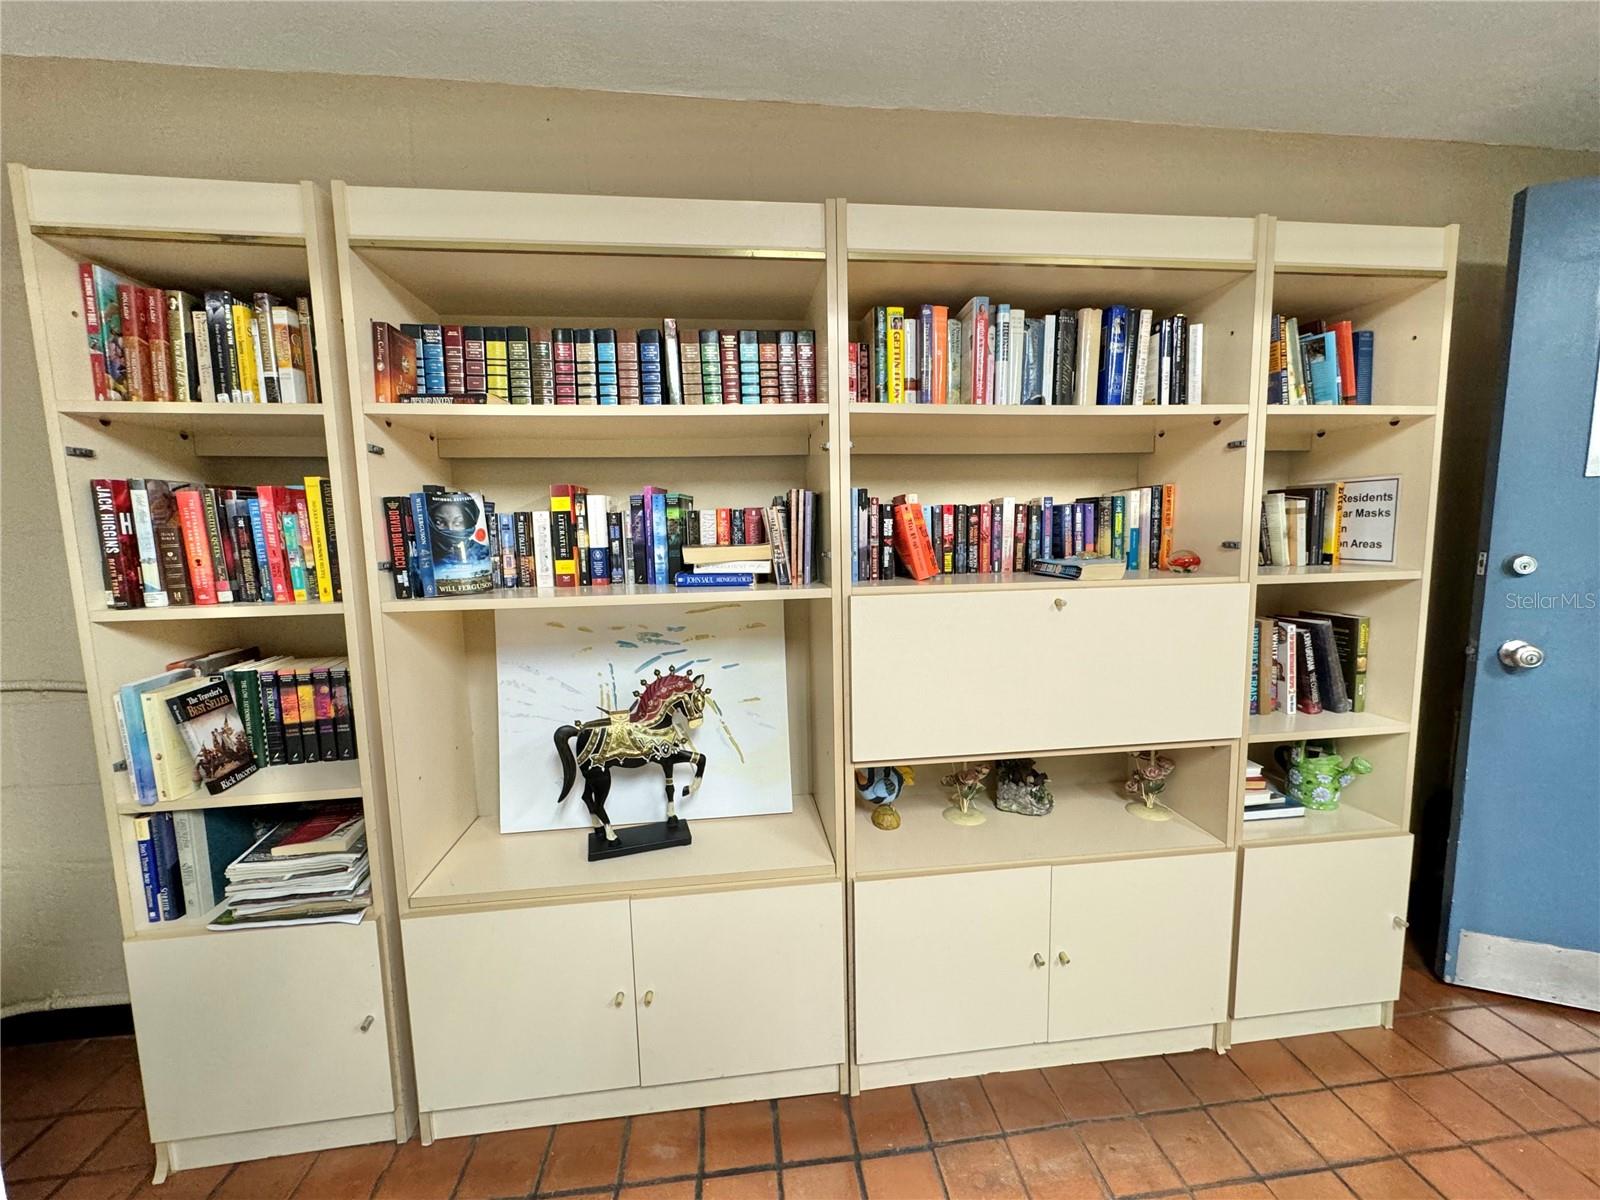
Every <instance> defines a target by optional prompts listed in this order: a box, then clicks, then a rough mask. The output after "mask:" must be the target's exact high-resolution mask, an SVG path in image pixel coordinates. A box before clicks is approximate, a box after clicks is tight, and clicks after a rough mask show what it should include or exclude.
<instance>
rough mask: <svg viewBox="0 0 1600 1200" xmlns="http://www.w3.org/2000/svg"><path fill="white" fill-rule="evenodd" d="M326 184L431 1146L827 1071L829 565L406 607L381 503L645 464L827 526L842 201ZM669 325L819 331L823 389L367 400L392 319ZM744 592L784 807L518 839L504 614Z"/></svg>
mask: <svg viewBox="0 0 1600 1200" xmlns="http://www.w3.org/2000/svg"><path fill="white" fill-rule="evenodd" d="M334 203H335V217H336V223H337V228H338V245H339V268H340V276H341V285H342V287H341V290H342V294H343V297H344V304H345V326H346V336H347V346H348V370H349V382H350V390H351V394H352V395H354V396H358V397H362V398H363V402H362V404H361V405H359V406H358V407H357V408H356V409H355V410H354V413H353V417H354V421H355V440H356V442H357V443H359V444H360V445H361V446H362V447H363V449H364V451H365V453H363V454H361V455H360V459H361V462H360V465H359V467H358V472H357V473H358V476H359V479H360V493H361V508H362V513H363V517H364V520H363V521H362V522H361V525H362V529H363V532H364V534H365V536H366V539H367V540H366V543H365V547H364V550H363V553H362V555H361V561H362V567H363V569H364V570H365V571H366V572H367V573H368V580H367V584H368V588H367V590H368V594H369V597H370V600H369V617H370V620H371V622H372V624H373V627H374V629H375V630H376V642H377V645H378V656H377V657H378V678H379V690H380V693H381V697H382V699H381V704H380V707H381V709H382V714H383V723H384V734H385V737H384V745H385V751H386V753H387V755H388V768H389V772H390V778H391V779H393V781H394V786H393V788H392V790H391V792H390V805H391V810H392V823H393V828H394V832H395V868H396V876H397V883H398V891H399V896H400V912H401V929H402V935H403V942H404V946H405V962H406V976H407V979H408V981H409V984H410V988H409V991H410V1004H411V1020H412V1034H413V1042H414V1046H415V1052H416V1068H417V1086H418V1101H419V1107H420V1109H421V1118H422V1126H423V1132H424V1136H425V1137H435V1136H437V1137H445V1136H454V1135H457V1134H462V1133H470V1132H476V1131H481V1130H487V1129H493V1128H500V1127H507V1126H514V1125H532V1124H543V1123H546V1122H550V1121H553V1120H570V1119H575V1118H581V1117H585V1116H602V1115H613V1114H618V1113H626V1112H642V1111H649V1110H656V1109H670V1108H678V1107H683V1106H689V1105H697V1104H706V1103H716V1102H722V1101H728V1100H744V1099H751V1098H755V1097H764V1096H774V1095H785V1094H798V1093H805V1092H816V1091H824V1090H836V1089H838V1088H839V1087H840V1085H841V1081H842V1079H843V1073H842V1072H843V1068H844V1064H845V1063H846V1062H847V1057H846V1028H847V1023H846V1016H845V933H844V891H843V882H842V880H843V869H842V862H843V858H842V849H843V836H844V835H843V832H842V830H843V827H844V822H845V820H846V813H847V808H846V803H845V794H844V772H843V765H842V764H843V756H842V754H841V752H840V750H839V747H840V745H841V741H842V701H841V697H840V692H841V687H842V657H841V654H842V652H841V638H840V632H839V629H840V611H839V596H838V591H837V588H838V584H837V573H836V571H835V569H834V567H833V565H832V564H831V563H830V562H829V561H828V560H827V559H824V560H823V563H822V569H821V574H820V578H821V582H819V583H817V584H815V585H812V586H805V587H786V588H776V587H771V586H766V587H761V588H757V589H755V590H753V591H751V590H736V589H723V590H714V591H705V590H700V591H695V592H684V591H675V590H672V589H667V588H659V587H657V588H652V587H649V586H644V585H641V586H639V587H623V586H616V587H595V588H587V587H582V588H573V589H557V588H550V589H545V590H535V589H527V590H524V591H514V590H513V591H505V592H499V593H493V594H490V595H486V596H474V597H469V598H455V599H409V600H397V599H394V598H393V591H392V581H391V579H390V576H389V573H388V571H387V570H384V569H383V567H382V565H381V564H382V562H383V561H385V560H386V559H387V557H388V554H387V549H386V542H385V540H384V539H383V538H382V537H381V536H380V532H381V528H382V526H381V517H382V513H381V506H382V499H383V497H384V496H391V495H404V494H408V493H410V492H412V491H415V490H417V489H418V488H420V487H421V486H422V485H423V484H424V483H443V484H447V485H453V486H456V487H459V488H465V489H469V490H473V491H481V492H484V493H486V494H488V495H489V496H490V497H491V498H492V499H493V500H494V501H495V503H496V504H497V505H498V506H499V507H500V508H501V509H502V510H503V511H510V510H514V509H527V508H544V507H546V506H547V504H548V497H549V486H550V485H551V484H552V483H577V484H582V485H584V486H587V487H588V488H589V489H590V491H591V492H598V493H604V494H607V495H611V496H626V495H628V494H629V493H630V492H633V491H637V490H638V488H639V487H640V485H641V484H644V483H656V484H659V485H661V486H665V487H669V488H673V489H677V490H682V491H686V492H689V493H691V494H692V495H694V497H695V498H696V501H697V503H699V504H700V505H702V506H708V507H709V506H714V505H723V506H731V505H745V504H751V503H761V502H764V501H765V500H766V499H767V498H769V497H771V496H773V495H775V494H777V493H780V492H783V491H785V490H787V489H789V488H793V487H805V488H810V489H812V490H814V491H816V492H818V493H819V494H820V503H821V504H822V506H823V515H824V517H825V519H826V521H827V524H828V528H827V530H826V531H825V537H824V544H825V545H827V546H832V545H834V544H836V538H835V531H834V529H833V528H832V525H833V522H834V520H835V519H836V515H837V510H836V505H835V500H836V497H837V494H838V472H839V464H838V461H837V459H838V455H837V454H836V453H835V452H834V451H833V447H835V446H837V445H839V444H840V443H839V441H838V432H837V423H838V421H839V420H840V414H839V413H838V411H837V406H836V405H835V404H834V403H833V402H832V400H833V397H834V396H836V395H838V393H839V387H838V383H837V382H836V380H835V378H834V376H835V374H836V367H835V363H836V359H835V358H834V357H833V355H831V354H830V352H829V351H830V346H832V345H834V344H835V338H836V336H837V335H836V329H835V326H836V322H837V320H838V313H837V311H836V304H837V294H836V287H835V276H834V263H833V261H832V259H831V257H830V255H829V254H828V248H829V245H830V242H831V238H832V222H833V206H832V205H825V204H772V203H732V202H711V201H685V200H663V199H633V198H625V197H592V196H582V197H575V196H551V195H518V194H512V193H478V192H448V191H417V190H403V189H385V188H366V187H345V186H343V185H340V184H337V183H336V184H335V185H334ZM664 317H673V318H676V319H677V320H678V321H679V323H680V327H681V328H683V329H686V330H692V329H697V328H717V327H721V328H778V327H782V328H810V329H814V330H815V331H816V333H817V341H818V350H819V354H818V366H817V370H818V384H819V389H818V390H819V398H818V403H816V404H814V405H787V406H783V407H753V408H743V407H739V406H729V407H716V408H672V409H662V408H642V407H640V408H633V407H630V408H607V409H598V408H592V407H570V408H569V407H561V408H556V407H542V406H534V407H525V406H481V407H473V406H464V407H451V406H439V407H434V406H421V405H410V406H408V405H397V404H378V403H374V402H371V398H372V397H373V395H374V391H373V365H372V349H371V337H370V333H369V330H370V325H371V322H372V321H374V320H382V321H388V322H391V323H398V322H444V323H462V324H489V325H503V324H523V325H529V326H537V325H547V326H577V327H590V326H597V327H602V328H604V327H618V328H629V327H639V326H652V325H654V326H659V324H660V322H661V320H662V318H664ZM756 603H778V604H782V605H783V616H784V631H785V642H786V668H787V678H788V687H789V706H788V707H789V713H790V728H789V748H790V760H791V763H792V773H793V785H792V786H793V800H794V804H793V811H792V812H791V813H788V814H781V815H771V816H750V817H740V818H727V819H719V820H702V821H694V820H693V819H692V818H693V810H692V805H691V806H690V807H688V808H686V809H685V815H686V816H688V817H690V818H691V824H692V828H693V835H694V841H693V843H692V844H691V845H689V846H686V847H681V848H673V849H669V850H665V851H662V852H658V853H653V854H641V855H634V856H631V857H625V858H618V859H611V860H607V861H602V862H597V863H590V862H588V861H587V860H586V852H585V841H586V838H587V836H588V835H587V833H586V831H584V830H579V829H568V830H552V831H547V832H539V833H518V834H511V835H503V834H501V833H500V831H499V830H500V823H499V811H500V779H499V755H498V733H497V730H498V710H497V694H496V615H497V613H503V612H507V611H515V610H518V609H525V610H536V611H538V612H541V613H543V614H547V615H548V617H549V619H550V621H551V622H553V623H556V624H559V625H564V626H568V627H571V628H573V629H574V631H576V630H577V628H578V627H581V626H588V625H591V624H593V623H597V622H601V621H605V620H607V619H608V614H619V613H620V612H621V611H622V610H621V609H619V608H618V606H626V605H640V604H646V605H652V606H667V607H668V608H676V609H680V610H686V611H693V610H695V609H700V608H703V607H705V606H707V605H721V604H756ZM577 636H578V635H577V633H576V632H574V637H577ZM574 644H575V646H576V645H578V644H580V643H578V642H575V643H574ZM624 686H627V684H624ZM583 707H585V705H584V703H583V701H582V699H581V698H580V699H578V700H575V701H574V707H573V718H574V720H577V719H581V718H583V717H586V716H587V715H591V714H588V713H585V712H583V711H581V710H582V708H583ZM711 770H716V764H715V763H714V762H713V763H712V765H711ZM557 784H558V781H557V780H555V779H551V780H550V781H549V789H548V790H549V803H550V805H551V806H552V808H553V807H554V806H555V804H556V801H557V797H556V790H557ZM566 803H567V804H569V805H576V804H578V803H580V802H579V801H578V800H577V799H576V798H575V797H574V798H571V799H569V800H567V802H566Z"/></svg>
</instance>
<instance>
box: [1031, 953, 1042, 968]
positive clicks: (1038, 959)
mask: <svg viewBox="0 0 1600 1200" xmlns="http://www.w3.org/2000/svg"><path fill="white" fill-rule="evenodd" d="M1033 965H1034V966H1036V967H1042V966H1044V955H1042V954H1035V955H1034V956H1033Z"/></svg>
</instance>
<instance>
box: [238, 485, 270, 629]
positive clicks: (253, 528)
mask: <svg viewBox="0 0 1600 1200" xmlns="http://www.w3.org/2000/svg"><path fill="white" fill-rule="evenodd" d="M245 504H246V505H247V506H248V507H249V509H250V540H251V541H252V542H254V543H255V548H256V582H257V584H258V585H259V586H260V588H261V602H262V603H263V604H271V603H272V569H271V568H270V567H268V566H267V527H266V525H265V523H264V522H263V521H262V520H261V501H259V500H257V499H256V498H255V497H254V496H250V497H248V498H247V499H246V500H245Z"/></svg>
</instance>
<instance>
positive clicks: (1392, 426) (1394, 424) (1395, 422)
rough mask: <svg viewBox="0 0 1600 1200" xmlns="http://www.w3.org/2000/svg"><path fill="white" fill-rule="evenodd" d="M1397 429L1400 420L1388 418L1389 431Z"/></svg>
mask: <svg viewBox="0 0 1600 1200" xmlns="http://www.w3.org/2000/svg"><path fill="white" fill-rule="evenodd" d="M1399 427H1400V418H1399V417H1390V418H1389V428H1390V429H1398V428H1399Z"/></svg>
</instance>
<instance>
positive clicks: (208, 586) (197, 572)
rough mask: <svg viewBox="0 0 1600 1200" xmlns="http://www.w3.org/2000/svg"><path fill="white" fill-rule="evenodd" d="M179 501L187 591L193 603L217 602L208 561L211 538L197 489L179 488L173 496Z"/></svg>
mask: <svg viewBox="0 0 1600 1200" xmlns="http://www.w3.org/2000/svg"><path fill="white" fill-rule="evenodd" d="M172 496H173V499H175V500H176V501H177V502H178V528H179V529H180V530H182V532H183V560H184V563H185V564H186V565H187V566H188V568H189V588H190V590H191V591H192V592H193V593H194V602H195V603H196V604H215V603H216V602H217V577H216V570H215V568H214V566H213V565H212V562H211V537H210V535H209V534H208V533H207V532H206V510H205V505H204V502H203V501H202V500H201V498H200V492H199V489H198V488H194V487H181V488H178V489H177V490H176V491H174V492H173V493H172Z"/></svg>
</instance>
